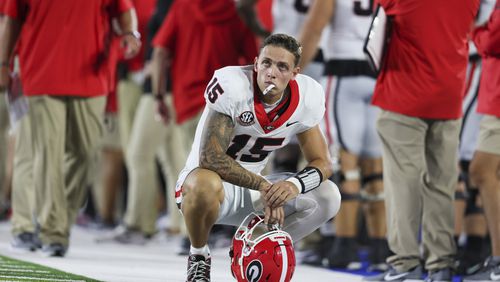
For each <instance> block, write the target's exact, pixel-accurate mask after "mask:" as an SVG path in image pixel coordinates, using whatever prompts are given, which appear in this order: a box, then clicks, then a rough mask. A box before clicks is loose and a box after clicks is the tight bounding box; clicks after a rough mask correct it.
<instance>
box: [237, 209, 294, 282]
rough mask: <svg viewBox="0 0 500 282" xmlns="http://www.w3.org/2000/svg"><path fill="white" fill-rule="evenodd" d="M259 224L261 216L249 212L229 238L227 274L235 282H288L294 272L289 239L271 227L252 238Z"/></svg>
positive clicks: (285, 234) (292, 253)
mask: <svg viewBox="0 0 500 282" xmlns="http://www.w3.org/2000/svg"><path fill="white" fill-rule="evenodd" d="M247 222H248V223H247ZM263 223H264V217H263V216H259V215H257V214H254V213H251V214H249V215H248V216H247V217H246V218H245V219H244V220H243V222H242V223H241V225H240V227H239V228H238V230H236V234H235V235H234V237H233V242H232V246H231V251H230V253H229V255H230V257H231V272H232V274H233V276H234V277H235V278H236V280H238V282H263V281H268V282H288V281H290V280H291V279H292V276H293V272H294V270H295V252H294V250H293V243H292V238H291V237H290V235H289V234H288V233H286V232H285V231H283V230H280V229H278V228H274V230H271V231H267V232H265V233H264V234H262V235H260V236H258V237H257V238H255V239H253V238H252V234H253V232H254V230H255V228H256V227H257V226H258V225H259V224H263ZM266 230H267V229H266Z"/></svg>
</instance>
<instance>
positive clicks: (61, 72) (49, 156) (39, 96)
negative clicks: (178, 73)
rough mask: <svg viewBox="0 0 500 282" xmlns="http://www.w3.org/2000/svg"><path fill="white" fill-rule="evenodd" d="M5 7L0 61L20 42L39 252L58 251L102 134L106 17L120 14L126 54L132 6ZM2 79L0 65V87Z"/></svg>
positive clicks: (135, 44) (24, 3) (60, 1)
mask: <svg viewBox="0 0 500 282" xmlns="http://www.w3.org/2000/svg"><path fill="white" fill-rule="evenodd" d="M5 13H6V15H7V20H6V23H5V24H6V27H5V29H4V30H5V32H4V33H3V34H2V38H1V41H2V44H1V46H0V63H1V65H2V66H3V65H5V64H7V63H8V61H9V59H10V56H11V53H12V50H13V46H14V45H15V43H16V42H17V41H19V42H21V45H19V47H18V49H17V51H18V54H19V59H20V67H21V79H22V81H23V92H24V94H25V95H26V96H27V97H28V102H29V108H30V110H29V112H28V116H29V118H30V122H31V131H32V134H33V157H34V164H33V166H34V167H33V176H34V184H35V199H36V200H35V202H36V204H35V206H36V217H37V222H38V224H39V226H40V239H41V240H42V243H43V247H42V252H43V253H45V254H46V255H48V256H64V255H65V254H66V251H67V249H68V245H69V234H70V232H69V230H70V227H71V225H72V223H73V222H74V220H75V218H76V215H77V212H78V210H79V208H80V206H81V205H82V204H83V202H84V200H85V196H86V189H85V188H86V187H87V184H88V182H89V177H90V175H89V171H90V168H91V166H92V161H93V160H94V154H95V152H96V145H97V143H98V141H99V139H100V136H101V134H102V124H101V121H102V118H103V114H104V106H105V95H107V94H108V92H109V71H108V65H107V58H108V49H109V46H108V44H109V41H108V40H106V38H109V34H110V32H111V27H110V24H109V23H110V18H112V17H117V18H119V23H120V27H121V31H122V37H121V40H122V44H123V45H124V47H125V49H126V50H125V54H126V55H127V56H133V55H135V54H136V53H137V51H138V49H139V46H140V43H139V41H138V39H137V38H136V36H135V35H136V34H137V31H136V17H135V12H134V10H133V8H132V5H131V3H130V2H129V1H128V0H101V1H91V2H88V1H87V2H80V1H64V0H54V1H33V0H7V3H6V8H5ZM62 23H64V24H62ZM21 27H22V28H21ZM18 38H19V39H18ZM8 83H9V81H8V76H6V74H5V72H4V71H2V72H0V89H4V88H5V87H7V85H8Z"/></svg>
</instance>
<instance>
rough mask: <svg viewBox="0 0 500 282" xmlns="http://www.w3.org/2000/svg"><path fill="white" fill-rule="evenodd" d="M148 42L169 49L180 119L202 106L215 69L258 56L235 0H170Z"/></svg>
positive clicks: (173, 88) (195, 112)
mask: <svg viewBox="0 0 500 282" xmlns="http://www.w3.org/2000/svg"><path fill="white" fill-rule="evenodd" d="M152 44H153V46H154V47H163V48H166V49H167V50H168V51H169V53H170V54H172V65H171V68H170V73H171V76H172V94H173V98H174V106H175V110H176V114H177V123H179V124H180V123H183V122H184V121H186V120H188V119H190V118H192V117H194V116H195V115H196V114H198V113H199V112H200V111H201V110H202V109H203V107H204V106H205V98H204V97H203V93H204V92H205V88H206V86H207V84H208V82H209V81H210V79H211V78H212V75H213V73H214V71H215V70H217V69H219V68H222V67H225V66H230V65H238V64H251V63H253V60H254V58H255V57H256V56H257V43H256V40H255V36H254V34H253V33H252V32H251V31H250V29H248V28H247V27H246V26H245V24H244V23H243V22H242V21H241V19H240V18H239V16H238V13H237V12H236V7H235V4H234V1H233V0H176V1H174V3H173V4H172V6H171V7H170V10H169V11H168V14H167V17H166V18H165V20H164V21H163V24H162V26H161V28H160V30H159V31H158V33H157V34H156V35H155V38H154V40H153V43H152Z"/></svg>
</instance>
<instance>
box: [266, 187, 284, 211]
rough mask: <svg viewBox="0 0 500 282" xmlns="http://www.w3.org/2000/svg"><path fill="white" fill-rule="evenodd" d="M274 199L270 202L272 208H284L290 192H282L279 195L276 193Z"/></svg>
mask: <svg viewBox="0 0 500 282" xmlns="http://www.w3.org/2000/svg"><path fill="white" fill-rule="evenodd" d="M273 197H274V198H272V199H271V200H270V202H269V203H270V205H271V207H272V208H278V207H281V206H283V204H284V203H285V202H286V199H287V198H288V192H287V190H284V189H282V190H280V191H279V193H275V194H274V195H273Z"/></svg>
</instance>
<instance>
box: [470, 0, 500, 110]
mask: <svg viewBox="0 0 500 282" xmlns="http://www.w3.org/2000/svg"><path fill="white" fill-rule="evenodd" d="M473 40H474V43H475V44H476V47H477V49H478V52H479V54H480V55H481V57H482V58H483V62H482V65H483V69H482V72H481V82H480V85H481V87H479V97H478V106H477V111H478V112H479V113H483V114H487V115H493V116H497V117H500V0H497V3H496V6H495V9H494V10H493V13H492V14H491V16H490V19H489V21H488V23H486V24H485V25H484V26H482V27H479V28H477V29H476V30H474V34H473Z"/></svg>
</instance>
